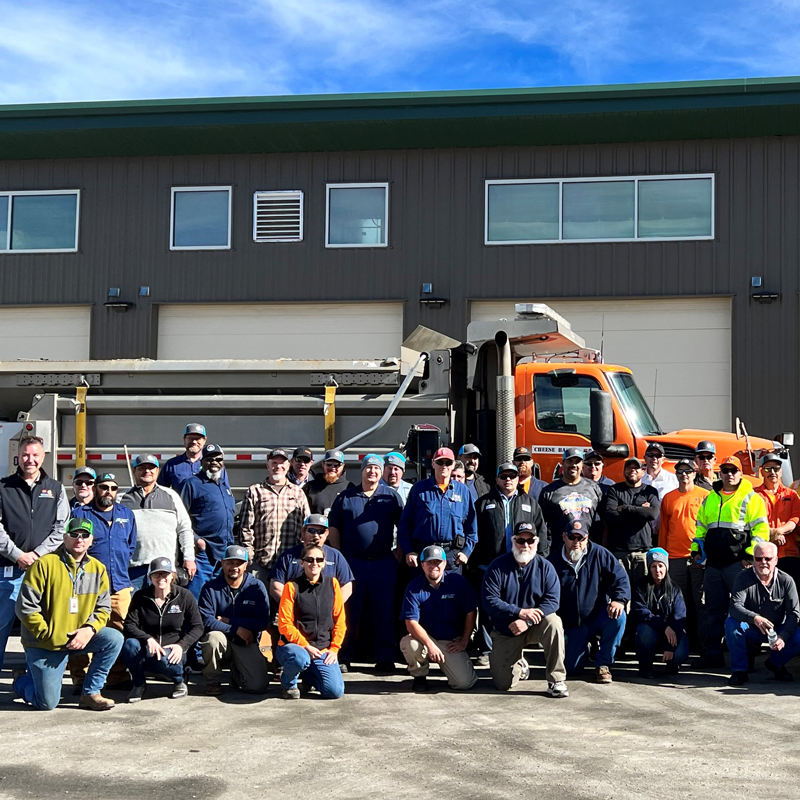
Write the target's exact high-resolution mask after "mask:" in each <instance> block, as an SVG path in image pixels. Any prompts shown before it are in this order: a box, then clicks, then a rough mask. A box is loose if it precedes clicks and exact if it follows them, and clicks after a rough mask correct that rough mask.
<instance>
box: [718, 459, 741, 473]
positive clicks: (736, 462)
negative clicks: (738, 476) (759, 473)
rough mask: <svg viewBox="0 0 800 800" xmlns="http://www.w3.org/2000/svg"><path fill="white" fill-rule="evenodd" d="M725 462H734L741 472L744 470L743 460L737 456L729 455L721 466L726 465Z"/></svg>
mask: <svg viewBox="0 0 800 800" xmlns="http://www.w3.org/2000/svg"><path fill="white" fill-rule="evenodd" d="M725 464H733V466H734V467H736V468H737V469H738V470H739V472H741V471H742V462H741V461H739V459H738V458H736V456H728V457H727V458H726V459H724V460H723V462H722V463H721V464H720V466H721V467H724V466H725Z"/></svg>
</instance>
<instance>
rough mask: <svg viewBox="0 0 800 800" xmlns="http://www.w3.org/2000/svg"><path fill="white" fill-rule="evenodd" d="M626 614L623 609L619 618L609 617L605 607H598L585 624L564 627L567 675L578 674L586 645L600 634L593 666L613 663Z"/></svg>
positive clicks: (581, 668) (581, 666) (585, 651)
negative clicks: (598, 646) (575, 626)
mask: <svg viewBox="0 0 800 800" xmlns="http://www.w3.org/2000/svg"><path fill="white" fill-rule="evenodd" d="M625 620H626V615H625V612H624V611H623V612H622V614H621V615H620V617H619V619H611V617H609V616H608V612H607V611H606V609H605V607H603V608H602V609H600V611H598V612H597V613H596V614H595V615H594V617H593V618H592V619H590V620H587V622H586V624H585V625H581V626H579V627H577V628H565V629H564V636H565V638H566V643H565V648H564V664H565V666H566V668H567V675H569V676H570V677H571V676H573V675H580V673H581V672H583V665H584V663H585V662H586V654H587V645H588V644H589V642H590V641H591V640H592V639H593V638H594V637H595V636H598V635H599V636H600V649H599V650H598V651H597V655H596V656H595V660H594V665H595V667H610V666H611V665H612V664H613V663H614V655H615V654H616V652H617V648H618V647H619V643H620V642H621V641H622V634H623V633H625Z"/></svg>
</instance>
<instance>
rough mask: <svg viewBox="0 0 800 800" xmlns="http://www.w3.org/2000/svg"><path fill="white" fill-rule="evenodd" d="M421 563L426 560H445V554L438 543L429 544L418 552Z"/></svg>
mask: <svg viewBox="0 0 800 800" xmlns="http://www.w3.org/2000/svg"><path fill="white" fill-rule="evenodd" d="M419 560H420V562H421V563H424V562H426V561H447V554H446V553H445V552H444V550H442V548H441V547H439V545H438V544H429V545H428V546H427V547H426V548H425V549H424V550H423V551H422V552H421V553H420V554H419Z"/></svg>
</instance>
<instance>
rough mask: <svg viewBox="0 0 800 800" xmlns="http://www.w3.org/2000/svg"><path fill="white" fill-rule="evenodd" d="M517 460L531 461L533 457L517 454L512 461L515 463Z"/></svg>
mask: <svg viewBox="0 0 800 800" xmlns="http://www.w3.org/2000/svg"><path fill="white" fill-rule="evenodd" d="M517 461H533V459H532V458H531V457H530V456H517V457H516V458H515V459H514V463H515V464H516V463H517Z"/></svg>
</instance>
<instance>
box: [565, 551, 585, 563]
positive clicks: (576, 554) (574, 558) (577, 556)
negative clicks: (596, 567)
mask: <svg viewBox="0 0 800 800" xmlns="http://www.w3.org/2000/svg"><path fill="white" fill-rule="evenodd" d="M582 555H583V550H568V551H567V557H568V558H569V560H570V561H571V562H572V563H573V564H577V563H578V562H579V561H580V560H581V556H582Z"/></svg>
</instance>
